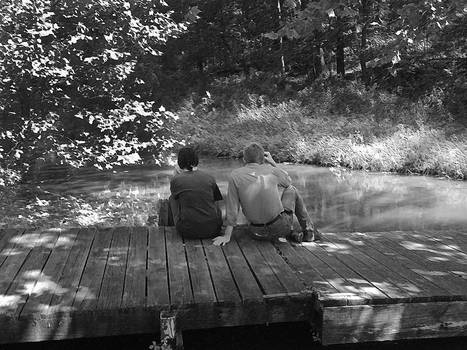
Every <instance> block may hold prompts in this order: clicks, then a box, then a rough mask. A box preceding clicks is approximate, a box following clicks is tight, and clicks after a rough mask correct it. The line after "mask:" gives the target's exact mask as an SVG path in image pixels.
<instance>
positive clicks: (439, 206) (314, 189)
mask: <svg viewBox="0 0 467 350" xmlns="http://www.w3.org/2000/svg"><path fill="white" fill-rule="evenodd" d="M239 166H242V163H241V161H237V160H219V159H204V160H201V161H200V169H203V170H204V171H206V172H208V173H210V174H212V175H213V176H214V177H215V178H216V181H217V183H218V185H219V187H220V189H221V192H222V193H223V194H224V195H225V193H226V192H227V181H228V176H229V173H230V172H231V171H232V170H233V169H234V168H236V167H239ZM279 166H280V167H281V168H283V169H285V170H286V171H288V172H289V174H290V175H291V177H292V179H293V182H294V185H295V186H296V187H297V188H298V189H299V191H300V193H301V194H302V195H303V197H304V200H305V203H306V205H307V206H308V209H309V212H310V214H311V217H312V219H313V220H314V221H315V223H316V224H317V225H318V227H319V228H320V229H321V230H322V231H323V232H326V231H328V232H329V231H349V230H350V231H387V230H412V229H451V228H452V229H459V228H460V229H465V228H467V182H465V181H452V180H446V179H439V178H434V177H427V176H401V175H395V174H384V173H369V172H364V171H349V170H346V169H339V168H320V167H315V166H310V165H295V164H293V165H292V164H290V165H288V164H280V165H279ZM171 175H172V169H171V168H130V169H128V168H127V169H118V170H114V171H109V172H104V173H102V172H99V173H98V172H93V171H86V172H84V173H82V174H81V175H78V176H76V177H74V178H73V179H70V180H68V181H65V182H62V183H60V184H57V183H54V184H44V185H43V188H45V189H49V190H51V191H52V190H53V191H56V192H57V191H58V192H60V193H67V194H73V195H80V194H87V195H90V196H97V197H99V196H103V195H105V193H107V194H108V193H109V192H110V193H114V192H117V191H118V192H122V193H123V192H124V191H123V189H130V195H134V194H135V193H146V195H149V196H150V197H151V198H153V199H158V198H167V197H168V195H169V193H170V189H169V181H170V177H171ZM240 220H241V219H240Z"/></svg>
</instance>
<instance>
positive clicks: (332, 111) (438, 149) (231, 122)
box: [178, 79, 467, 180]
mask: <svg viewBox="0 0 467 350" xmlns="http://www.w3.org/2000/svg"><path fill="white" fill-rule="evenodd" d="M261 87H262V86H261ZM229 89H230V90H232V89H234V91H231V96H233V97H231V99H230V100H229V98H228V95H226V94H227V93H228V92H227V91H226V90H222V89H221V90H219V88H217V90H216V85H215V84H214V91H213V92H209V93H207V94H206V97H204V98H203V99H201V101H199V102H198V103H194V102H193V101H185V103H184V104H182V105H181V106H180V108H179V110H178V114H179V116H180V117H181V122H180V123H179V126H178V133H179V137H180V138H185V139H186V141H187V142H188V143H191V144H195V145H197V146H198V147H199V149H200V151H201V152H202V153H204V154H207V155H211V156H227V157H238V156H240V155H241V151H242V149H243V147H244V145H245V144H247V143H249V142H252V141H259V142H261V143H262V144H263V146H264V147H265V149H267V150H268V151H270V152H271V153H272V154H273V156H275V158H276V159H279V160H280V161H290V162H300V163H309V164H316V165H321V166H342V167H346V168H350V169H363V170H369V171H383V172H398V173H405V174H410V173H416V174H425V175H435V176H443V177H447V178H452V179H461V180H465V179H467V141H466V139H467V138H466V136H467V132H466V129H465V126H463V125H461V124H459V123H456V122H455V120H453V118H452V117H451V116H450V115H449V113H448V112H447V111H446V110H445V109H444V108H443V107H442V104H441V103H440V102H439V101H437V100H436V98H434V97H433V96H427V97H426V98H425V99H423V100H420V101H416V102H414V101H410V100H407V99H404V98H401V97H398V96H396V95H394V94H390V93H387V92H383V91H380V90H378V89H376V88H370V89H367V88H365V87H362V86H359V85H358V84H356V83H350V82H345V81H334V82H326V83H316V84H314V85H313V86H311V87H307V88H304V89H301V90H300V91H297V92H295V93H291V94H289V95H286V94H284V93H280V94H279V93H278V94H277V96H275V97H274V96H271V93H270V91H269V92H267V93H269V94H266V95H261V94H256V93H253V92H252V91H254V88H251V87H248V86H247V85H246V84H245V82H244V81H242V80H241V79H238V80H237V87H235V84H233V83H232V82H230V84H229ZM241 91H243V96H242V95H241ZM239 101H240V102H239Z"/></svg>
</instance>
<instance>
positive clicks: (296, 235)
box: [290, 232, 303, 243]
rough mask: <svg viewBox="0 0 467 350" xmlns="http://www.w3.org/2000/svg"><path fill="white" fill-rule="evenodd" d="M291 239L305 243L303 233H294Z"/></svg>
mask: <svg viewBox="0 0 467 350" xmlns="http://www.w3.org/2000/svg"><path fill="white" fill-rule="evenodd" d="M290 239H291V240H292V241H293V242H296V243H302V241H303V233H302V232H292V233H291V234H290Z"/></svg>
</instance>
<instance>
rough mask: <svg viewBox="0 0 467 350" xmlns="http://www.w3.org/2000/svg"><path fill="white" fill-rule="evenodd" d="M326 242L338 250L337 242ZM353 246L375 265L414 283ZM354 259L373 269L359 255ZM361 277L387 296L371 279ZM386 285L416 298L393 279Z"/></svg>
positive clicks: (354, 256)
mask: <svg viewBox="0 0 467 350" xmlns="http://www.w3.org/2000/svg"><path fill="white" fill-rule="evenodd" d="M326 241H327V242H330V243H331V244H333V245H334V246H335V247H337V248H338V245H337V244H336V243H335V242H333V241H331V240H329V238H327V239H326ZM350 244H351V243H350ZM351 245H352V244H351ZM352 246H353V247H354V248H355V249H356V250H358V251H359V252H360V254H363V255H365V256H367V257H368V258H370V259H371V260H372V261H374V262H375V263H377V264H379V265H381V266H382V267H383V268H384V269H386V270H388V271H390V272H391V273H393V274H396V275H397V276H398V277H401V278H402V279H403V280H404V281H407V282H412V281H410V280H409V279H407V278H406V277H404V276H402V275H399V274H398V273H397V272H396V271H393V270H392V269H390V268H389V267H387V266H386V265H384V264H382V263H381V262H379V261H378V260H376V259H373V258H372V257H371V256H369V255H367V254H365V253H364V252H362V251H361V250H360V249H359V248H358V247H356V246H354V245H352ZM352 257H353V258H354V259H356V260H357V261H359V263H360V264H362V265H364V266H367V267H368V268H371V267H372V266H371V265H368V264H367V263H366V262H365V261H364V260H362V259H361V258H359V257H358V255H352ZM374 266H376V265H374ZM360 276H361V277H362V278H364V279H366V280H367V281H368V282H370V283H371V284H372V285H374V286H375V287H376V288H378V290H380V291H381V292H383V293H384V294H386V293H385V292H384V291H383V290H381V288H380V287H377V286H376V285H375V284H374V283H373V282H372V281H370V280H369V278H367V277H365V276H364V275H362V274H360ZM387 278H388V277H387V275H386V279H387ZM386 283H389V284H391V286H392V287H394V288H396V289H397V290H399V291H401V292H402V293H404V294H407V295H408V297H409V299H410V298H413V297H414V296H412V295H411V293H410V291H407V290H405V289H403V288H402V287H400V286H398V285H397V284H395V283H394V282H393V281H392V278H391V279H390V280H387V281H386ZM388 297H389V295H388ZM389 298H390V299H393V298H391V297H389Z"/></svg>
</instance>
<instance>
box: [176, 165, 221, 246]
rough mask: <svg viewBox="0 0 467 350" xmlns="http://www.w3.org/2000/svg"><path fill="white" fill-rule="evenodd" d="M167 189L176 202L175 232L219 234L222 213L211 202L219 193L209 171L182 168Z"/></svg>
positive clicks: (202, 235)
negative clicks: (177, 209) (177, 208)
mask: <svg viewBox="0 0 467 350" xmlns="http://www.w3.org/2000/svg"><path fill="white" fill-rule="evenodd" d="M170 192H171V193H172V196H173V197H174V198H175V199H176V200H177V201H178V205H179V211H180V212H179V221H178V222H176V223H175V225H176V228H177V232H179V233H180V234H182V235H183V236H184V237H187V238H210V237H215V236H217V235H218V234H219V232H220V229H221V227H222V215H221V213H220V211H219V210H218V209H217V205H216V203H215V202H216V201H219V200H222V195H221V193H220V191H219V187H217V184H216V180H214V178H213V177H212V176H211V175H209V174H206V173H205V172H202V171H199V170H195V171H184V172H182V173H180V174H177V175H175V176H174V177H173V178H172V180H171V181H170Z"/></svg>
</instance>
